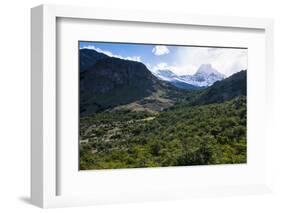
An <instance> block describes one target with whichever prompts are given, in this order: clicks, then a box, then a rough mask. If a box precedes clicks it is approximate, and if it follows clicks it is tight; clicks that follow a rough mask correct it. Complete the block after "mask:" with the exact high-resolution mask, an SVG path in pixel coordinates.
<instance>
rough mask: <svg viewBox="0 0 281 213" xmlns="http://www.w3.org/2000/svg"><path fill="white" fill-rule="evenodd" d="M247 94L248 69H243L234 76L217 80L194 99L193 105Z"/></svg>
mask: <svg viewBox="0 0 281 213" xmlns="http://www.w3.org/2000/svg"><path fill="white" fill-rule="evenodd" d="M246 94H247V75H246V70H242V71H240V72H238V73H235V74H233V75H232V76H230V77H228V78H226V79H224V80H222V81H217V82H215V83H214V84H213V85H212V86H211V87H208V88H206V89H205V90H202V91H201V92H200V94H197V96H196V97H195V98H194V100H193V101H192V104H193V105H201V104H210V103H222V102H224V101H227V100H231V99H233V98H235V97H238V96H246Z"/></svg>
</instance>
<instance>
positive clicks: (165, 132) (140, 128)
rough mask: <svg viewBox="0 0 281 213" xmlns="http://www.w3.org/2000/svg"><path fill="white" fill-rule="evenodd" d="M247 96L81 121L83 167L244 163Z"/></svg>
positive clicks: (89, 118)
mask: <svg viewBox="0 0 281 213" xmlns="http://www.w3.org/2000/svg"><path fill="white" fill-rule="evenodd" d="M246 116H247V114H246V97H245V96H240V97H236V98H234V99H232V100H230V101H225V102H222V103H213V104H206V105H195V106H194V105H190V104H189V103H188V102H184V101H183V102H179V103H177V104H175V105H174V106H172V107H170V108H169V109H167V110H165V111H163V112H156V113H150V112H144V111H140V112H133V111H129V110H127V111H126V110H124V111H119V112H114V113H112V112H103V113H97V114H94V115H92V116H87V117H83V118H81V120H80V137H81V138H80V169H81V170H85V169H117V168H141V167H165V166H186V165H210V164H234V163H246V159H247V155H246V153H247V144H246V121H247V117H246Z"/></svg>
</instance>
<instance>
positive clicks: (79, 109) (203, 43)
mask: <svg viewBox="0 0 281 213" xmlns="http://www.w3.org/2000/svg"><path fill="white" fill-rule="evenodd" d="M109 14H110V15H109ZM31 21H32V37H31V39H32V147H31V153H32V162H31V168H32V173H31V177H32V180H31V183H32V184H31V185H32V187H31V198H32V203H33V204H35V205H37V206H40V207H57V206H74V205H90V204H99V203H117V202H139V201H145V200H165V199H178V198H187V197H198V196H214V195H219V196H221V195H233V194H237V195H240V194H253V193H265V192H270V178H271V173H270V167H271V166H270V158H269V156H270V154H269V150H270V148H269V146H270V139H269V134H268V133H269V132H268V131H266V130H268V129H270V127H271V125H272V124H271V122H270V119H272V114H270V110H271V107H272V98H271V95H270V93H271V91H272V83H271V81H272V78H273V72H272V71H273V67H272V66H273V62H272V58H273V57H272V55H273V50H272V48H273V40H272V39H273V35H272V30H273V23H272V20H269V19H255V18H235V17H223V18H222V17H215V16H191V15H186V14H161V13H148V12H143V11H121V10H120V11H119V10H114V11H113V10H105V9H103V10H101V9H95V8H82V7H81V8H79V7H66V6H52V5H43V6H39V7H36V8H33V9H32V20H31Z"/></svg>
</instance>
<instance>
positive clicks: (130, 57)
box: [80, 45, 141, 62]
mask: <svg viewBox="0 0 281 213" xmlns="http://www.w3.org/2000/svg"><path fill="white" fill-rule="evenodd" d="M80 49H91V50H95V51H97V52H100V53H103V54H106V55H108V56H110V57H115V58H120V59H125V60H130V61H138V62H141V57H140V56H127V57H124V56H121V55H115V54H113V53H112V52H110V51H108V50H102V49H100V48H98V47H95V46H94V45H88V46H84V47H82V48H80Z"/></svg>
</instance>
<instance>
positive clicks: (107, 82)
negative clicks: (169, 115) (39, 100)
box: [80, 57, 183, 116]
mask: <svg viewBox="0 0 281 213" xmlns="http://www.w3.org/2000/svg"><path fill="white" fill-rule="evenodd" d="M182 93H183V92H182V91H181V90H179V89H177V88H176V87H174V86H172V85H170V84H168V83H166V82H163V81H160V80H158V79H157V78H156V77H155V76H153V75H152V74H151V72H150V71H149V70H148V69H147V68H146V66H145V65H144V64H142V63H140V62H135V61H129V60H123V59H119V58H114V57H106V58H104V59H100V60H97V61H96V63H95V64H94V65H93V66H92V67H90V68H88V69H87V70H85V71H84V72H82V73H80V116H86V115H90V114H93V113H95V112H101V111H104V110H107V109H113V108H114V107H116V106H120V105H125V104H130V103H133V102H136V101H138V102H137V103H136V104H138V105H139V106H140V105H144V104H146V106H147V107H148V110H156V111H158V110H161V109H163V108H166V107H169V106H170V105H171V104H172V102H174V101H175V100H176V99H177V98H178V96H179V95H181V94H182ZM147 103H148V104H147Z"/></svg>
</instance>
